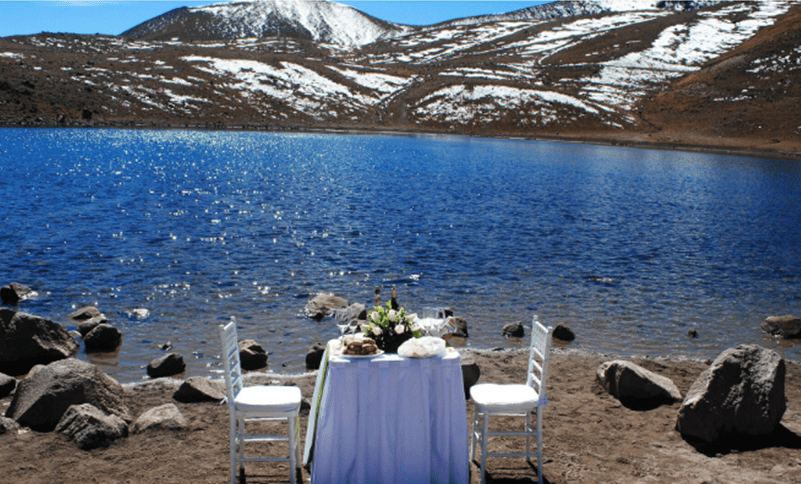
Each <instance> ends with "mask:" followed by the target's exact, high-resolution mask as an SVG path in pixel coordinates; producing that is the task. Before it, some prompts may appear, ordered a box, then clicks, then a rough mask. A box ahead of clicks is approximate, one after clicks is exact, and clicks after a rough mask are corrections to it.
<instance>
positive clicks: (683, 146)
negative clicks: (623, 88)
mask: <svg viewBox="0 0 801 484" xmlns="http://www.w3.org/2000/svg"><path fill="white" fill-rule="evenodd" d="M0 129H98V130H102V129H109V130H115V129H119V130H133V131H147V130H163V131H233V132H236V131H241V132H253V133H276V134H287V133H292V134H343V135H363V136H408V137H414V136H444V137H466V138H476V139H500V140H503V139H508V140H524V141H543V142H554V143H574V144H584V145H592V146H607V147H615V148H631V149H638V150H657V151H678V152H686V153H701V154H715V155H725V156H738V157H745V158H770V159H777V160H790V161H801V146H797V147H796V146H794V147H793V149H778V148H759V147H754V146H753V145H755V144H760V143H764V142H762V141H760V140H758V139H751V138H748V139H740V140H732V143H734V144H725V143H724V144H713V143H705V142H700V141H699V142H696V143H688V142H686V141H685V139H686V138H688V137H689V138H694V137H695V135H692V134H686V133H674V134H673V136H674V137H676V138H677V139H678V140H679V141H676V142H672V141H668V140H662V139H660V140H654V141H648V140H644V139H642V138H643V137H650V136H651V133H644V134H643V133H628V132H622V133H598V134H597V135H592V134H586V133H578V134H571V135H564V136H560V135H553V134H525V133H492V132H488V133H482V134H474V133H459V132H450V131H448V132H446V131H437V130H403V129H391V128H382V129H370V128H339V127H325V128H309V127H303V128H295V127H279V128H270V127H260V126H255V125H199V124H198V125H192V124H171V123H136V124H133V125H131V124H126V123H92V124H74V125H58V124H53V125H12V124H9V123H3V122H0ZM721 139H722V138H721ZM726 139H729V138H726ZM738 142H739V143H747V144H750V145H752V146H737V144H736V143H738ZM765 144H767V143H765Z"/></svg>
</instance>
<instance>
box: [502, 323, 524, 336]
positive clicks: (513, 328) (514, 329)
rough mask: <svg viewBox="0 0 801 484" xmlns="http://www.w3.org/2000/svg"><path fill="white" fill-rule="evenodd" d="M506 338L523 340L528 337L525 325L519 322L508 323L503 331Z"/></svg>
mask: <svg viewBox="0 0 801 484" xmlns="http://www.w3.org/2000/svg"><path fill="white" fill-rule="evenodd" d="M501 334H502V335H503V337H504V338H522V337H523V336H525V335H526V330H525V328H524V327H523V323H521V322H520V321H517V322H516V323H507V324H506V325H504V327H503V329H502V330H501Z"/></svg>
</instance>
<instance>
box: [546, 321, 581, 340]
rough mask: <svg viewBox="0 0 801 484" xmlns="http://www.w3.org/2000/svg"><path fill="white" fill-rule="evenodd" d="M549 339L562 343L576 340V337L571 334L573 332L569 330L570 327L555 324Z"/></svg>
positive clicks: (563, 324)
mask: <svg viewBox="0 0 801 484" xmlns="http://www.w3.org/2000/svg"><path fill="white" fill-rule="evenodd" d="M551 337H553V338H556V339H559V340H562V341H573V340H574V339H576V335H575V333H573V330H572V329H570V327H569V326H568V325H566V324H565V323H559V324H557V325H556V327H555V328H554V329H553V334H552V335H551Z"/></svg>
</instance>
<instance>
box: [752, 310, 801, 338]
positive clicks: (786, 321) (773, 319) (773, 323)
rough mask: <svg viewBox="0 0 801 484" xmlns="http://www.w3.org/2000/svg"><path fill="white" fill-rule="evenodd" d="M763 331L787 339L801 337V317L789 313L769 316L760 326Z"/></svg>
mask: <svg viewBox="0 0 801 484" xmlns="http://www.w3.org/2000/svg"><path fill="white" fill-rule="evenodd" d="M759 327H760V328H761V329H762V331H764V332H766V333H768V334H772V335H773V336H779V337H781V338H785V339H792V338H801V318H796V317H795V316H793V315H791V314H788V315H785V316H768V317H767V318H765V320H764V321H762V324H761V325H760V326H759Z"/></svg>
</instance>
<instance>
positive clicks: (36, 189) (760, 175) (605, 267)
mask: <svg viewBox="0 0 801 484" xmlns="http://www.w3.org/2000/svg"><path fill="white" fill-rule="evenodd" d="M0 200H2V207H3V209H2V212H0V222H1V223H2V230H0V267H2V278H0V284H2V285H5V284H8V283H10V282H19V283H22V284H25V285H27V286H29V287H31V288H33V289H35V290H36V291H37V292H38V293H39V295H38V296H37V297H35V298H34V299H32V300H29V301H24V302H23V303H21V305H20V309H21V310H23V311H26V312H30V313H33V314H37V315H40V316H43V317H46V318H49V319H53V320H55V321H58V322H61V323H63V324H65V325H67V326H70V323H69V321H68V320H67V318H66V316H67V315H68V314H69V313H70V312H72V311H73V310H74V309H76V308H79V307H82V306H84V305H97V307H98V308H99V309H100V310H101V311H102V312H103V313H104V314H105V315H106V316H107V317H108V318H109V319H110V322H111V323H112V324H114V325H116V326H118V327H119V328H121V330H122V332H123V338H124V342H123V345H122V347H121V349H120V352H119V354H117V355H111V356H104V357H97V356H93V355H89V356H87V355H86V354H84V353H83V351H82V352H81V354H80V355H79V357H80V358H82V359H88V360H90V361H92V362H94V363H97V364H99V365H101V367H102V368H103V369H104V371H106V372H107V373H109V374H110V375H112V376H114V377H116V378H117V379H119V380H121V381H132V380H138V379H141V378H144V377H145V370H144V368H143V367H144V366H145V365H146V364H147V363H148V362H149V361H150V360H151V359H153V358H156V357H159V356H163V354H164V352H163V351H162V350H161V349H159V348H158V345H160V344H163V343H165V342H167V341H169V342H171V343H172V344H173V351H175V352H178V353H180V354H182V355H183V356H184V358H185V359H186V360H187V363H188V365H189V373H190V374H201V375H205V374H211V373H214V372H217V371H219V367H220V362H219V360H218V355H219V337H218V333H217V325H218V324H220V323H222V322H224V321H226V320H228V319H229V317H230V316H231V315H235V316H237V319H238V321H239V325H240V337H242V338H253V339H255V340H257V341H258V342H260V343H261V344H262V345H263V346H265V348H266V349H267V350H268V351H269V352H270V359H269V362H270V369H271V370H274V371H278V372H292V373H294V372H301V371H303V367H304V356H305V352H306V350H307V349H308V348H309V347H310V346H311V345H312V344H313V343H314V342H315V341H316V340H319V341H325V340H327V339H329V338H332V337H335V336H336V335H337V330H336V326H335V325H334V324H333V323H332V322H330V321H324V322H322V323H317V322H315V321H313V320H309V319H306V318H305V317H303V315H302V314H301V313H302V310H303V307H304V305H305V304H306V302H307V301H308V300H309V299H310V298H311V297H312V296H313V295H314V294H316V293H318V292H333V293H336V294H338V295H340V296H343V297H345V298H347V299H349V300H351V301H354V302H362V303H365V304H371V302H372V300H373V291H374V287H375V286H382V287H383V288H384V289H383V294H384V295H385V298H386V297H387V296H388V295H389V290H390V288H391V286H392V285H396V286H397V288H398V294H399V300H400V302H401V304H402V305H403V306H405V307H406V308H407V309H408V310H410V311H412V312H414V311H418V310H420V309H422V308H423V307H424V306H432V305H444V306H450V307H452V308H453V309H454V312H455V315H457V316H461V317H464V318H465V319H466V320H467V321H468V324H469V332H470V337H469V338H468V339H467V342H466V345H467V346H469V347H476V348H494V347H510V346H511V347H516V346H521V345H525V344H526V342H525V341H523V342H520V341H515V340H504V339H503V338H502V337H501V336H500V331H501V327H502V326H503V325H504V324H505V323H508V322H512V321H518V320H521V321H526V322H528V321H530V318H531V315H532V314H534V313H536V314H538V315H539V316H540V319H541V321H543V322H544V323H546V324H552V325H555V324H556V323H559V322H564V323H566V324H568V325H569V326H570V327H571V328H572V329H573V330H574V332H575V333H576V334H577V340H576V341H575V342H573V343H572V344H571V347H574V348H580V349H586V350H594V351H601V352H609V353H616V354H622V355H650V356H686V357H690V358H714V357H715V356H716V355H717V354H719V353H720V352H721V351H723V350H724V349H726V348H728V347H731V346H734V345H737V344H740V343H758V344H762V345H765V346H767V347H770V348H775V349H777V350H778V351H780V352H782V353H783V354H784V355H785V356H786V357H788V358H791V359H794V360H799V359H801V358H800V357H799V356H801V347H799V346H798V345H796V344H793V343H779V342H778V341H776V340H774V339H773V338H769V337H766V336H763V335H762V334H761V333H760V331H759V324H760V322H761V321H762V320H763V319H764V318H765V317H766V316H769V315H781V314H796V315H798V316H801V297H799V284H801V251H799V241H800V240H801V163H799V162H796V161H785V160H771V159H757V158H743V157H734V156H721V155H709V154H699V153H681V152H673V151H648V150H637V149H623V148H614V147H599V146H587V145H576V144H565V143H549V142H538V141H524V140H495V139H476V138H466V137H433V136H357V135H353V136H351V135H339V134H337V135H335V134H331V135H325V134H275V133H248V132H244V133H243V132H200V131H125V130H71V129H63V130H39V129H36V130H33V129H2V130H0ZM137 309H145V310H147V311H148V315H147V316H146V317H139V316H137V314H136V312H135V311H134V310H137ZM691 328H692V329H696V330H697V331H698V338H694V339H693V338H689V337H688V336H687V331H688V330H689V329H691Z"/></svg>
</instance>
